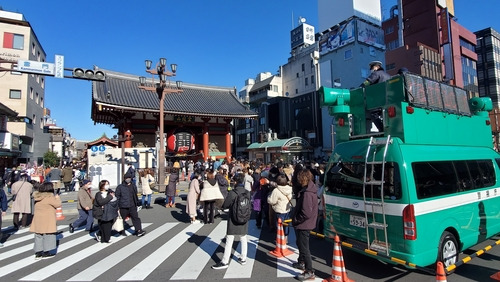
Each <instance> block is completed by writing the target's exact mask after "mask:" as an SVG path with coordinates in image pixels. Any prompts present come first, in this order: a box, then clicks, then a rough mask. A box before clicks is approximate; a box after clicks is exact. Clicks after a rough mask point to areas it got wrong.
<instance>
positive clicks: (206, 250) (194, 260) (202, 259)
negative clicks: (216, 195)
mask: <svg viewBox="0 0 500 282" xmlns="http://www.w3.org/2000/svg"><path fill="white" fill-rule="evenodd" d="M226 226H227V221H225V220H224V221H222V222H220V223H219V224H217V226H216V227H215V229H214V230H213V231H212V233H210V234H209V235H208V236H207V238H206V239H205V240H203V242H202V243H201V245H200V247H199V248H197V249H196V250H195V251H194V252H193V254H192V255H191V256H190V257H189V258H188V259H187V260H186V262H185V263H184V264H183V265H182V266H181V267H180V268H179V269H178V270H177V271H176V272H175V273H174V275H173V276H172V277H171V278H170V279H172V280H196V278H198V276H199V275H200V273H201V272H202V271H203V268H201V267H193V265H206V264H207V263H208V261H209V260H210V258H211V256H212V254H213V253H214V252H215V250H216V249H217V248H218V247H219V244H220V242H221V240H222V239H223V238H224V236H226Z"/></svg>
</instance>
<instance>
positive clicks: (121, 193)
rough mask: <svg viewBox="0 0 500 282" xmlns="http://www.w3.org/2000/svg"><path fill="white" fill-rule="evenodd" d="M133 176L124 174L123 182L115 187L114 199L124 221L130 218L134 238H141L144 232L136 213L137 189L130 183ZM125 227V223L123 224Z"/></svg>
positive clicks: (123, 232) (123, 233)
mask: <svg viewBox="0 0 500 282" xmlns="http://www.w3.org/2000/svg"><path fill="white" fill-rule="evenodd" d="M133 177H134V176H133V175H132V174H130V173H126V174H125V176H124V177H123V178H124V181H123V183H122V184H120V185H118V187H116V193H115V195H116V198H117V199H118V207H119V208H120V215H121V217H122V218H123V220H124V221H125V218H127V217H128V216H130V219H132V224H133V225H134V229H135V234H134V235H136V236H138V237H140V236H143V235H144V234H145V233H146V231H144V230H142V227H141V225H142V224H141V219H140V218H139V214H138V213H137V204H138V202H139V201H138V199H137V187H136V186H135V184H134V183H132V178H133ZM124 225H125V222H124ZM122 235H125V230H124V231H122Z"/></svg>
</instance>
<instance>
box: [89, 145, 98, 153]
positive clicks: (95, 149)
mask: <svg viewBox="0 0 500 282" xmlns="http://www.w3.org/2000/svg"><path fill="white" fill-rule="evenodd" d="M90 150H92V152H97V151H98V150H99V148H98V147H97V146H96V145H94V146H92V147H90Z"/></svg>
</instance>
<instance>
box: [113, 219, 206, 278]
mask: <svg viewBox="0 0 500 282" xmlns="http://www.w3.org/2000/svg"><path fill="white" fill-rule="evenodd" d="M202 226H203V224H189V225H188V226H187V227H186V228H184V230H183V231H181V232H179V233H178V234H177V235H175V236H174V237H173V238H172V239H170V240H169V241H168V242H167V243H165V244H163V245H162V246H161V247H160V248H158V249H157V250H156V251H154V252H153V253H152V254H150V255H149V256H148V257H146V258H145V259H144V260H142V261H141V262H140V263H138V264H137V265H136V266H134V267H132V269H130V270H129V271H128V272H127V273H125V274H124V275H123V276H122V277H120V278H119V279H118V281H124V280H126V281H140V280H144V279H145V278H146V277H148V275H149V274H151V272H153V271H154V270H155V269H156V268H157V267H158V266H159V265H160V264H161V263H162V262H163V261H165V260H166V259H167V258H168V257H170V255H172V254H173V253H174V252H175V251H176V250H177V249H178V248H179V247H180V246H181V245H182V244H184V243H185V242H186V241H187V240H188V239H189V237H191V236H192V235H193V234H194V233H196V231H198V229H200V228H201V227H202Z"/></svg>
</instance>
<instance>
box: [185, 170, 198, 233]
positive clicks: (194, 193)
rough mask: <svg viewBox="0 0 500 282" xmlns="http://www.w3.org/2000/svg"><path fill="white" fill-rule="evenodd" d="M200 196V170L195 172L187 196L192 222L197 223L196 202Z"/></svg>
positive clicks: (187, 208)
mask: <svg viewBox="0 0 500 282" xmlns="http://www.w3.org/2000/svg"><path fill="white" fill-rule="evenodd" d="M199 196H200V174H199V173H198V172H194V173H193V179H192V180H191V183H189V191H188V194H187V198H186V202H187V204H186V213H187V214H188V215H189V218H190V219H191V223H197V221H196V214H197V213H198V212H197V210H196V202H197V200H198V198H199Z"/></svg>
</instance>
